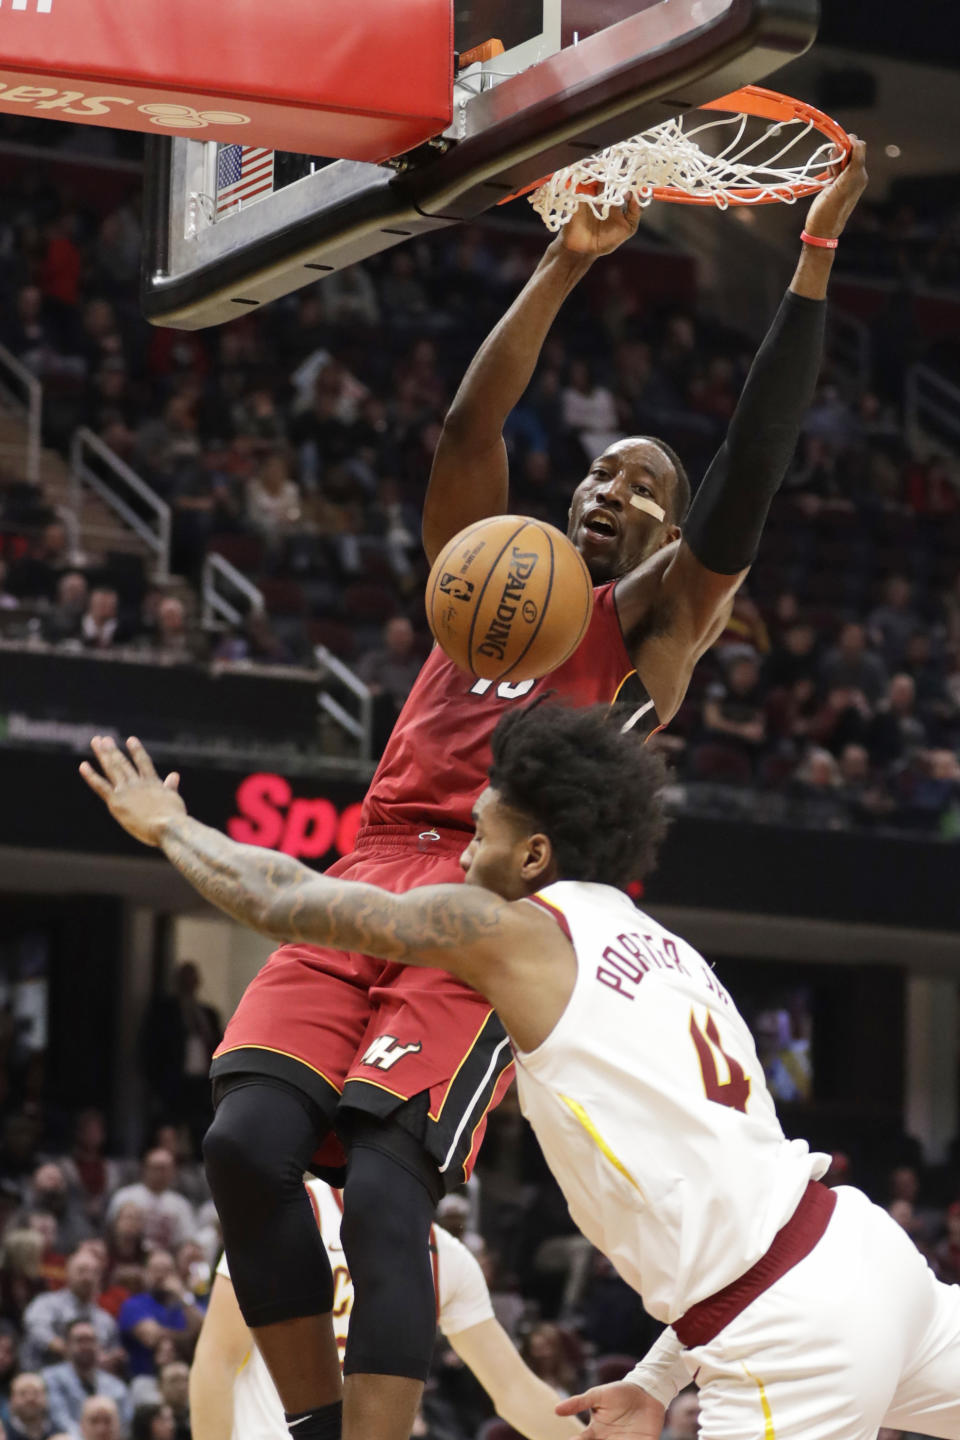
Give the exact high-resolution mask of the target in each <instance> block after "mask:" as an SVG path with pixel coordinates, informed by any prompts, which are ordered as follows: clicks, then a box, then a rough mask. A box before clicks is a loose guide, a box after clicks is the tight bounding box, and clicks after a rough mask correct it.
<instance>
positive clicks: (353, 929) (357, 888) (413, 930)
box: [80, 735, 510, 980]
mask: <svg viewBox="0 0 960 1440" xmlns="http://www.w3.org/2000/svg"><path fill="white" fill-rule="evenodd" d="M91 746H92V749H93V752H94V754H95V755H96V757H97V759H98V760H99V762H100V767H101V769H102V771H103V774H100V773H99V772H98V771H96V770H95V769H94V768H93V766H92V765H90V764H89V763H88V762H86V761H84V763H83V764H82V765H81V766H80V773H81V774H82V775H83V778H84V779H85V780H86V782H87V784H88V785H89V786H90V788H91V790H93V791H94V792H95V793H96V794H97V795H99V796H100V798H101V799H102V800H103V801H104V803H105V804H106V805H107V808H108V809H109V811H110V813H111V815H112V816H113V818H114V819H115V820H116V821H118V823H119V824H120V825H122V826H123V828H124V829H125V830H126V831H127V832H128V833H129V834H130V835H133V836H134V838H135V839H137V840H140V841H141V842H142V843H143V844H144V845H153V846H156V847H158V848H159V849H161V850H162V851H163V853H164V855H166V857H167V859H168V860H169V861H170V863H171V865H173V866H174V868H175V869H177V870H179V871H180V874H181V875H182V876H183V877H184V879H185V880H188V881H189V882H190V884H191V885H192V886H193V888H194V889H195V890H197V891H199V893H200V894H201V895H202V896H203V897H204V898H205V899H206V900H209V901H210V903H211V904H213V905H216V906H217V907H218V908H219V909H220V910H223V911H225V912H226V914H227V915H230V916H232V917H233V919H234V920H239V921H240V923H241V924H242V925H248V926H249V927H250V929H251V930H258V931H260V933H261V934H263V935H269V936H270V937H271V939H274V940H296V941H300V942H301V943H304V944H309V945H332V946H334V947H335V948H336V949H338V950H357V951H360V952H362V953H363V954H365V955H376V956H379V957H380V958H381V959H383V960H394V961H397V962H399V963H401V964H405V965H441V966H443V967H444V968H445V969H449V970H450V972H451V974H454V975H459V976H461V977H462V978H463V979H466V980H470V979H471V977H472V976H473V975H474V974H475V973H476V970H477V968H478V964H480V963H481V962H482V961H483V959H484V958H487V959H489V952H490V950H492V949H493V948H494V945H495V940H494V937H496V936H497V935H498V931H499V929H500V927H501V925H502V924H503V923H504V922H505V920H506V919H507V916H508V913H509V908H510V907H509V906H508V905H507V903H506V901H504V900H500V899H498V898H497V896H495V895H491V894H490V892H489V891H488V890H481V889H480V888H479V887H478V886H470V887H466V886H461V885H431V886H424V887H423V888H421V889H417V890H410V891H408V892H407V893H406V894H405V895H394V894H391V892H390V891H388V890H381V889H379V888H378V887H377V886H376V885H362V884H359V883H358V882H356V881H353V880H334V879H331V877H330V876H328V875H318V874H317V873H316V871H315V870H311V869H309V868H308V867H307V866H306V865H301V864H300V861H299V860H294V859H292V858H291V856H289V855H282V854H281V853H280V852H279V851H278V850H264V849H261V848H260V847H259V846H257V845H241V844H239V843H238V842H237V841H236V840H230V839H228V837H227V836H226V835H223V834H221V832H220V831H219V830H213V829H211V827H210V826H209V825H201V823H200V822H199V820H194V819H192V818H191V816H189V815H188V814H187V807H186V806H185V805H184V803H183V799H182V798H181V796H180V793H179V788H178V786H179V777H178V776H176V775H169V776H167V779H166V780H165V781H163V782H161V780H160V777H159V776H158V775H157V772H156V770H155V769H154V767H153V762H152V760H151V759H150V756H149V755H148V754H147V752H146V750H145V749H144V747H143V746H142V745H141V743H140V741H139V740H137V739H135V738H132V739H130V740H128V742H127V748H128V750H129V752H130V757H131V758H130V759H128V758H127V756H126V755H125V754H124V753H123V751H122V750H120V749H119V747H118V746H117V745H116V744H115V743H114V742H113V740H111V739H109V738H108V737H104V736H100V735H98V736H95V737H94V739H93V741H92V742H91Z"/></svg>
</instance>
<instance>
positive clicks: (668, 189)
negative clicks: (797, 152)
mask: <svg viewBox="0 0 960 1440" xmlns="http://www.w3.org/2000/svg"><path fill="white" fill-rule="evenodd" d="M694 108H695V109H697V110H724V111H728V112H729V113H731V114H734V115H737V114H739V115H755V116H757V117H758V118H759V119H761V120H781V121H786V120H797V121H800V122H801V123H803V124H805V125H806V124H808V123H809V124H812V125H813V126H814V128H815V129H816V130H819V131H820V133H821V135H823V136H825V137H826V139H828V140H832V141H833V143H834V144H835V145H836V146H838V148H839V149H840V150H842V152H843V160H842V165H843V166H846V164H847V162H848V161H849V159H850V152H851V150H852V149H853V142H852V141H851V139H850V136H849V135H848V134H847V132H846V130H844V128H843V126H842V125H840V124H838V123H837V121H836V120H833V119H831V117H830V116H829V115H826V114H824V112H823V111H822V110H818V109H817V108H816V106H815V105H808V104H807V103H806V101H805V100H795V99H794V98H793V96H792V95H782V94H781V93H780V91H779V90H765V89H764V87H763V86H762V85H744V86H742V87H741V89H739V90H731V92H730V94H729V95H721V96H720V99H719V100H708V101H705V102H704V104H702V105H697V106H696V107H694ZM549 179H550V176H549V175H544V176H543V177H542V178H541V179H540V180H535V181H534V182H533V184H532V185H525V186H524V187H523V189H522V190H516V191H515V192H514V193H513V194H512V195H507V196H506V197H505V198H504V199H503V200H498V202H497V204H498V205H506V204H508V203H509V202H510V201H511V200H517V199H519V197H520V196H521V195H529V194H530V193H531V192H532V191H534V190H539V188H540V186H541V185H545V184H546V182H547V181H548V180H549ZM829 179H830V170H829V168H826V169H824V170H821V171H820V173H819V175H815V176H813V178H812V179H809V180H796V181H794V182H793V183H792V184H786V185H778V186H777V187H775V188H771V187H769V186H759V185H752V186H748V185H740V186H733V187H731V189H729V190H728V191H727V192H726V198H727V203H728V204H729V205H772V204H774V203H775V202H777V201H783V200H794V199H800V198H801V197H802V196H804V195H814V194H816V192H817V191H818V190H820V189H822V187H823V185H824V184H825V183H826V181H827V180H829ZM653 199H654V200H667V201H669V202H670V204H672V205H712V206H714V208H716V204H717V202H716V200H715V199H713V198H712V197H711V196H709V195H687V194H686V193H685V192H684V191H683V190H677V189H676V188H675V187H674V186H672V185H655V186H654V187H653Z"/></svg>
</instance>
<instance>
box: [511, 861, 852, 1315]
mask: <svg viewBox="0 0 960 1440" xmlns="http://www.w3.org/2000/svg"><path fill="white" fill-rule="evenodd" d="M537 900H538V903H541V904H544V905H545V906H546V908H549V909H550V910H552V911H553V912H554V913H555V914H557V916H558V917H559V918H560V919H561V920H562V921H564V922H565V925H566V927H567V929H568V933H569V935H570V939H571V941H572V943H573V947H574V949H575V951H576V956H577V980H576V984H575V986H574V990H573V994H572V995H571V997H570V1001H569V1004H568V1005H567V1008H566V1010H565V1011H564V1013H563V1015H562V1016H561V1018H560V1020H559V1021H558V1023H557V1025H556V1026H555V1028H554V1030H553V1031H552V1033H551V1034H550V1035H549V1036H548V1038H547V1039H546V1040H545V1041H544V1043H543V1044H542V1045H540V1046H539V1047H538V1048H537V1049H536V1050H534V1051H532V1052H530V1053H526V1054H525V1053H524V1052H523V1051H518V1052H517V1088H518V1091H519V1096H520V1104H521V1108H522V1109H523V1113H524V1114H525V1115H526V1117H527V1119H528V1120H529V1121H530V1124H531V1125H532V1126H533V1129H534V1131H535V1133H536V1136H537V1139H538V1140H539V1142H540V1145H541V1148H542V1150H543V1153H544V1155H545V1157H546V1160H547V1164H548V1165H549V1166H550V1169H551V1170H552V1171H553V1174H554V1176H555V1178H556V1180H557V1182H558V1183H559V1185H560V1187H561V1189H562V1190H563V1193H564V1195H565V1196H566V1199H567V1203H568V1205H569V1207H570V1213H571V1215H572V1216H573V1219H574V1220H575V1221H576V1223H577V1225H578V1226H579V1227H580V1229H581V1230H582V1231H583V1233H584V1235H586V1236H587V1238H588V1239H589V1240H591V1241H592V1242H593V1244H594V1245H596V1246H597V1248H598V1249H599V1250H602V1251H603V1253H604V1254H605V1255H606V1256H608V1258H609V1259H610V1260H611V1261H612V1263H613V1264H614V1265H615V1266H616V1268H617V1270H618V1271H619V1272H620V1274H621V1275H622V1276H623V1278H624V1280H626V1281H627V1283H628V1284H629V1285H631V1286H632V1287H633V1288H634V1289H635V1290H636V1291H637V1292H638V1293H639V1294H640V1295H642V1297H643V1302H644V1305H645V1306H646V1308H647V1310H649V1312H650V1313H651V1315H654V1316H655V1317H656V1318H657V1319H658V1320H662V1321H664V1322H667V1323H670V1322H672V1321H674V1320H676V1319H678V1318H679V1317H680V1316H681V1315H683V1314H684V1313H685V1312H686V1311H687V1310H689V1308H690V1307H691V1305H694V1304H695V1303H696V1302H697V1301H698V1300H702V1299H704V1298H705V1297H707V1296H708V1295H713V1294H715V1293H716V1291H718V1290H721V1289H722V1288H723V1287H724V1286H725V1285H728V1284H729V1283H730V1282H731V1281H732V1280H735V1279H737V1278H738V1277H739V1276H740V1275H742V1274H743V1273H744V1272H745V1271H746V1270H748V1269H749V1268H750V1266H751V1265H753V1264H754V1262H755V1261H757V1260H758V1259H759V1258H760V1256H761V1255H763V1254H764V1253H765V1251H766V1250H767V1249H768V1248H769V1246H770V1243H771V1241H772V1240H773V1237H774V1235H775V1234H776V1232H777V1231H778V1230H779V1229H780V1227H781V1226H782V1225H783V1224H784V1223H785V1222H786V1221H787V1220H788V1219H789V1218H790V1216H791V1215H792V1214H793V1211H794V1210H795V1209H796V1206H797V1204H798V1202H799V1200H800V1197H801V1195H802V1194H803V1191H804V1189H805V1187H806V1185H807V1182H808V1181H809V1180H810V1179H818V1178H819V1177H820V1176H821V1175H823V1174H824V1173H825V1171H826V1169H827V1166H828V1165H829V1157H828V1156H826V1155H819V1154H814V1153H811V1152H810V1149H809V1147H808V1146H807V1144H806V1142H805V1141H803V1140H787V1139H786V1138H785V1137H784V1134H783V1131H782V1130H781V1128H780V1123H779V1121H778V1120H777V1115H776V1111H775V1109H774V1104H773V1100H772V1099H771V1096H770V1093H769V1091H768V1090H767V1087H766V1084H765V1082H764V1077H763V1070H762V1068H761V1065H760V1062H759V1060H758V1058H757V1052H756V1049H755V1047H754V1043H753V1039H752V1037H751V1035H750V1031H749V1030H748V1029H747V1026H746V1024H745V1023H744V1021H743V1019H742V1018H741V1016H740V1015H739V1014H738V1013H737V1010H736V1007H735V1006H734V1004H733V1001H732V1000H731V999H730V996H729V995H728V994H727V992H726V990H725V989H724V988H723V986H722V985H721V984H720V982H719V981H718V980H717V978H716V976H715V975H714V973H713V971H712V970H711V968H710V967H709V965H708V964H707V963H706V961H705V960H704V959H703V957H702V956H700V955H698V954H697V952H696V951H695V950H694V949H693V948H692V947H691V946H690V945H688V944H687V943H686V941H684V940H681V939H680V938H679V936H676V935H671V934H670V933H669V932H668V931H666V930H664V929H663V927H662V926H661V925H658V924H657V922H656V921H655V920H652V919H651V918H650V916H649V915H645V914H644V913H643V912H642V911H640V910H638V909H636V907H635V906H634V904H633V902H632V901H631V900H630V898H629V897H628V896H627V895H625V894H624V893H623V892H622V891H620V890H615V889H613V888H612V887H611V886H608V885H593V884H585V883H580V882H576V883H574V882H570V881H563V882H561V883H559V884H556V885H550V886H548V887H547V888H546V889H545V890H543V891H542V892H541V893H540V895H539V896H538V897H537Z"/></svg>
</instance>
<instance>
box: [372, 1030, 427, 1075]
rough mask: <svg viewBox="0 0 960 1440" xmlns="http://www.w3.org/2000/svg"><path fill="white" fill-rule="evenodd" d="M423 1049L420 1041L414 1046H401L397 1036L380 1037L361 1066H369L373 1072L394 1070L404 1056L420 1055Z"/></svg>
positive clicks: (415, 1042)
mask: <svg viewBox="0 0 960 1440" xmlns="http://www.w3.org/2000/svg"><path fill="white" fill-rule="evenodd" d="M422 1049H423V1046H422V1045H421V1043H420V1041H419V1040H415V1041H414V1042H413V1044H412V1045H401V1044H400V1041H399V1040H398V1039H397V1038H396V1036H395V1035H378V1036H377V1038H376V1040H374V1042H373V1044H372V1045H371V1046H370V1048H369V1050H368V1051H367V1052H366V1054H365V1055H364V1057H363V1059H362V1060H361V1061H360V1064H361V1065H369V1066H370V1068H371V1069H372V1070H392V1069H393V1067H394V1065H396V1063H397V1061H398V1060H402V1059H403V1057H404V1055H419V1053H420V1051H421V1050H422Z"/></svg>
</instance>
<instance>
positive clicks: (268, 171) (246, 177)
mask: <svg viewBox="0 0 960 1440" xmlns="http://www.w3.org/2000/svg"><path fill="white" fill-rule="evenodd" d="M272 190H273V151H272V150H261V149H260V147H259V146H257V145H221V146H220V148H219V150H218V152H217V219H218V220H222V219H223V217H224V216H225V215H230V214H232V213H233V211H235V210H239V209H240V207H241V205H250V204H252V203H253V202H254V201H255V200H262V199H263V198H264V196H265V195H269V194H270V193H271V192H272Z"/></svg>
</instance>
